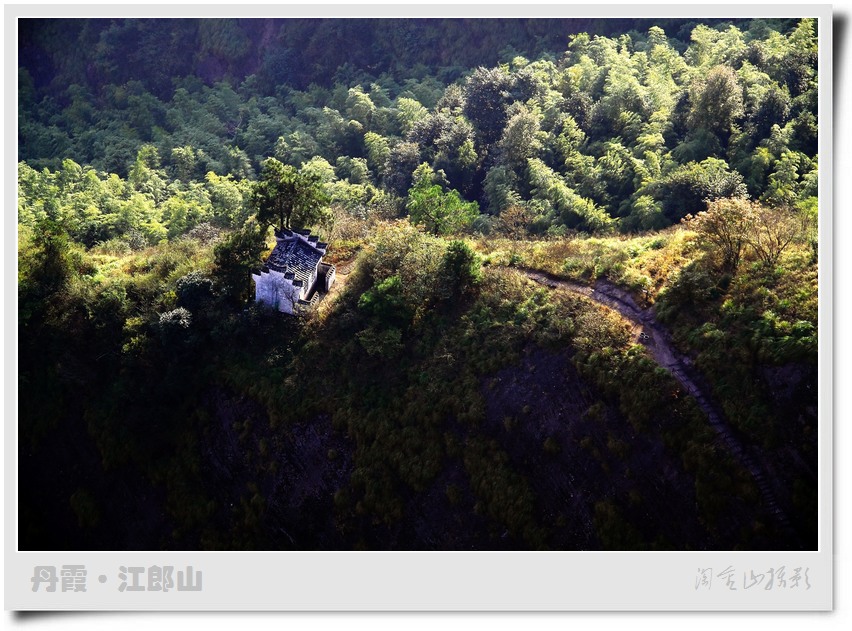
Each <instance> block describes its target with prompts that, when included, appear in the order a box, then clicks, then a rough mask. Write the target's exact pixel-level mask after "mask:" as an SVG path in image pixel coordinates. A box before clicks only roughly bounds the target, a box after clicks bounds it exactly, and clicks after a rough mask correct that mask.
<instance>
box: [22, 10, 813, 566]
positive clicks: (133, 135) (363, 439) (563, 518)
mask: <svg viewBox="0 0 852 631" xmlns="http://www.w3.org/2000/svg"><path fill="white" fill-rule="evenodd" d="M19 40H20V41H19V63H20V68H19V85H18V89H19V159H20V163H19V165H18V185H19V188H18V193H19V194H18V209H17V210H18V244H19V252H18V264H19V270H18V286H19V290H18V307H19V317H18V323H19V416H20V418H19V428H20V444H19V449H20V455H21V469H20V471H19V474H20V479H21V485H22V492H21V504H20V526H21V528H20V531H21V542H20V545H21V548H22V549H54V548H55V549H65V548H69V549H86V548H101V549H159V548H164V549H180V548H184V549H187V548H215V549H235V548H249V549H257V548H262V549H279V548H280V549H352V548H363V549H527V548H540V549H547V548H550V549H773V548H774V549H814V548H815V546H816V534H815V533H816V521H817V517H816V515H817V513H816V488H817V480H816V434H817V425H816V418H817V415H816V406H817V396H816V383H817V380H816V373H817V369H816V357H817V350H816V349H817V329H816V325H817V273H816V272H817V262H818V249H817V238H816V235H817V188H818V187H817V184H818V155H817V140H818V122H817V41H816V22H815V20H810V19H804V20H739V21H733V22H732V21H721V20H712V21H706V20H703V21H698V20H693V21H685V20H532V19H529V20H401V19H400V20H331V19H330V20H249V19H245V20H243V19H240V20H224V19H222V20H219V19H216V20H189V19H186V20H130V19H127V20H21V21H20V30H19ZM284 182H287V183H289V184H288V185H290V186H295V187H296V189H298V195H296V196H294V197H292V198H291V202H292V205H291V206H288V213H289V212H290V211H292V217H291V216H290V214H288V215H287V220H288V221H291V220H292V222H293V224H294V225H295V226H298V227H304V228H311V229H313V230H314V231H315V232H319V233H320V235H321V236H322V239H323V240H325V241H328V242H329V250H328V254H329V261H330V262H333V263H336V264H337V267H338V281H337V284H336V285H335V287H334V288H333V289H332V291H331V292H330V293H329V294H328V295H325V296H323V298H322V300H321V301H320V302H319V304H318V305H317V307H316V308H315V309H314V310H312V311H311V312H310V313H309V314H307V315H305V316H302V317H298V318H293V317H289V316H286V315H283V314H278V313H273V312H269V311H268V310H266V309H264V308H263V307H262V306H260V305H255V304H254V302H253V300H252V298H253V296H254V290H253V286H252V281H251V270H252V269H254V268H256V267H259V266H260V265H261V264H262V261H263V260H264V258H265V256H266V255H267V254H268V253H269V251H270V248H271V247H272V245H273V240H272V233H271V230H270V224H276V225H277V218H276V216H275V213H274V212H272V211H270V205H269V203H267V201H266V200H268V198H269V195H270V194H272V193H270V191H273V192H274V191H277V190H279V187H280V186H282V183H284ZM308 198H310V199H311V200H314V202H315V204H314V205H312V206H310V209H309V207H308V206H309V205H307V204H302V203H301V202H300V201H299V200H305V199H308ZM586 290H588V291H586ZM584 292H585V293H584ZM601 292H604V293H603V294H602V293H601ZM604 294H605V295H604ZM601 296H603V298H602V297H601ZM612 296H616V297H617V299H616V298H612ZM625 305H626V306H625ZM634 312H635V313H634ZM675 367H676V369H675Z"/></svg>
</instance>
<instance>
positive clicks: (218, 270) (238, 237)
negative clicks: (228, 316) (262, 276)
mask: <svg viewBox="0 0 852 631" xmlns="http://www.w3.org/2000/svg"><path fill="white" fill-rule="evenodd" d="M265 233H266V230H265V229H264V228H263V227H261V226H259V225H258V224H257V223H255V222H248V223H247V224H246V226H245V227H244V228H242V229H241V230H237V231H235V232H233V233H231V234H230V235H229V236H228V237H226V238H225V239H223V240H222V242H221V243H219V244H218V245H217V246H216V247H215V249H214V250H213V257H214V262H215V264H214V268H213V274H212V276H213V280H214V281H215V282H216V284H217V285H219V287H220V288H221V290H222V293H223V294H224V295H225V296H226V297H227V298H228V299H229V300H231V301H232V302H234V303H236V304H239V303H240V302H242V301H243V300H245V299H246V298H247V297H248V296H249V292H250V289H251V288H250V284H251V270H252V269H254V268H257V267H258V266H259V265H260V255H261V254H262V253H263V251H264V250H265V249H266V238H265Z"/></svg>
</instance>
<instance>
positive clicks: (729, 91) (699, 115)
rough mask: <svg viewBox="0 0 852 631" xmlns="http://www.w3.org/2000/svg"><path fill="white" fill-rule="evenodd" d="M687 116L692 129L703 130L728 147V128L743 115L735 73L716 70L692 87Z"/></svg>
mask: <svg viewBox="0 0 852 631" xmlns="http://www.w3.org/2000/svg"><path fill="white" fill-rule="evenodd" d="M690 100H691V102H692V108H691V110H690V112H689V125H690V128H691V129H693V130H694V129H699V128H701V129H706V130H708V131H710V132H712V133H713V134H715V135H716V136H717V137H718V138H719V141H720V142H721V143H722V144H723V145H727V143H728V137H729V136H730V133H731V127H732V125H733V124H734V122H735V121H737V120H738V119H739V118H740V117H742V115H743V112H744V110H743V90H742V87H741V86H740V82H739V79H738V78H737V73H736V72H734V70H733V69H732V68H731V67H729V66H716V67H715V68H713V69H712V70H711V71H710V72H709V73H708V74H707V78H706V79H705V80H703V81H700V82H698V83H696V84H695V85H694V86H693V93H692V95H691V98H690Z"/></svg>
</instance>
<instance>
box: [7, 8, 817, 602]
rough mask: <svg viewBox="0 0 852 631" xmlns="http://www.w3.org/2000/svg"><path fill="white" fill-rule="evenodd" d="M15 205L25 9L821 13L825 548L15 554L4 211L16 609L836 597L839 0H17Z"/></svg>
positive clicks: (12, 297) (10, 25)
mask: <svg viewBox="0 0 852 631" xmlns="http://www.w3.org/2000/svg"><path fill="white" fill-rule="evenodd" d="M5 9H6V10H5V16H4V17H5V20H4V62H5V63H4V73H5V91H4V94H5V99H4V112H5V116H4V136H5V138H6V139H7V142H6V143H4V147H5V151H4V183H5V186H4V191H5V195H4V200H5V202H6V205H5V207H6V208H16V207H17V201H16V174H15V171H16V168H15V167H16V164H17V142H16V141H15V142H12V141H11V139H12V138H15V139H16V138H17V115H16V113H17V19H18V18H21V17H131V16H133V17H163V16H166V17H232V16H239V17H332V16H333V17H483V18H485V17H506V18H511V17H614V16H618V17H623V18H630V17H637V18H639V17H643V18H652V17H684V18H712V17H721V18H736V17H815V18H817V19H818V29H819V126H820V134H819V155H820V163H821V165H820V166H821V168H820V175H819V179H820V183H819V212H820V229H819V247H820V267H819V294H820V297H819V303H820V311H819V397H820V398H819V401H820V406H819V423H820V427H819V549H818V551H814V552H786V551H785V552H638V553H637V552H567V551H566V552H133V551H129V552H123V551H114V552H22V551H18V549H17V528H18V519H17V362H16V357H17V353H16V352H13V351H16V349H17V318H16V317H15V316H12V314H16V313H17V308H16V296H17V292H16V291H15V290H14V287H15V283H16V276H15V277H14V278H15V279H14V280H13V277H12V274H11V271H12V270H16V269H17V267H16V266H17V261H16V253H17V242H16V236H15V235H16V225H15V223H14V222H15V217H14V213H11V212H7V213H5V216H4V219H3V222H4V223H3V239H4V242H3V245H4V247H3V249H2V255H1V256H2V258H3V269H4V275H3V281H4V283H8V286H5V289H6V291H5V297H6V309H4V313H5V317H4V324H5V326H4V327H3V331H4V334H5V335H4V339H5V348H6V349H7V352H6V353H5V357H6V362H5V366H4V369H5V373H6V379H4V386H5V388H6V392H7V396H6V397H5V402H6V410H5V411H6V415H5V419H6V423H5V431H4V444H5V450H4V455H5V459H4V470H5V471H4V475H5V485H4V492H5V506H6V510H5V520H4V522H5V524H4V525H5V532H4V549H5V564H4V565H5V594H4V595H5V608H6V609H7V610H130V611H137V610H161V611H178V610H191V611H200V610H208V611H245V610H251V611H377V610H386V611H601V610H609V611H661V610H668V611H710V610H712V611H720V610H725V611H827V610H831V609H832V607H833V588H832V585H833V583H832V579H833V571H832V556H833V519H832V514H833V511H832V509H833V477H832V472H833V452H834V450H833V442H832V438H833V430H834V428H833V414H832V412H833V394H834V393H833V387H832V381H833V359H834V357H833V350H832V349H833V346H832V344H833V322H832V306H833V290H832V288H833V274H832V261H833V254H834V253H833V250H832V235H833V230H832V229H833V223H832V149H833V147H832V133H833V127H832V123H833V120H832V88H833V86H832V76H833V75H832V13H831V7H830V6H829V5H710V6H701V5H697V6H688V7H682V6H673V5H649V6H644V7H639V6H636V5H603V4H602V5H584V6H565V5H529V6H523V5H496V6H483V5H435V6H425V5H411V6H399V5H364V6H357V5H326V4H322V5H320V4H315V5H312V6H309V5H298V6H280V5H246V6H234V5H216V4H210V5H202V6H199V5H173V6H168V5H165V6H164V5H137V6H133V5H130V6H116V5H112V6H111V5H87V6H73V5H26V6H24V5H7V6H6V7H5ZM65 564H84V565H86V566H87V567H88V570H89V576H90V577H92V578H93V577H96V576H99V575H101V574H103V575H108V576H110V577H114V576H115V575H116V574H117V572H118V568H119V567H120V566H149V565H153V564H158V565H172V566H174V567H176V568H179V569H185V568H187V567H188V566H192V567H193V568H194V569H195V570H202V571H203V574H204V588H203V590H202V591H200V592H175V593H158V592H142V593H134V594H129V593H127V592H124V593H121V592H118V591H117V590H116V589H114V584H115V581H114V580H111V581H110V583H111V585H112V588H111V589H106V588H104V589H98V587H99V586H98V585H97V583H96V582H94V581H92V580H90V588H89V591H88V592H86V593H74V592H68V593H63V592H58V591H57V592H56V593H54V594H45V593H41V592H40V593H34V592H32V590H31V582H30V577H31V576H32V573H33V567H34V566H38V565H54V566H59V565H65ZM781 565H784V566H786V567H787V568H794V567H808V568H810V577H809V580H810V583H811V584H812V585H813V587H812V589H809V590H796V591H792V590H786V591H782V590H774V591H767V590H763V589H761V590H758V591H748V592H747V591H742V590H739V591H730V590H726V591H723V590H715V589H714V590H713V591H705V590H696V589H695V578H696V569H697V568H702V567H707V566H713V567H714V568H715V567H718V568H719V569H721V568H723V567H724V566H732V567H734V568H737V570H738V571H743V570H748V569H749V568H753V569H754V570H755V571H758V570H761V569H765V568H767V567H778V566H781Z"/></svg>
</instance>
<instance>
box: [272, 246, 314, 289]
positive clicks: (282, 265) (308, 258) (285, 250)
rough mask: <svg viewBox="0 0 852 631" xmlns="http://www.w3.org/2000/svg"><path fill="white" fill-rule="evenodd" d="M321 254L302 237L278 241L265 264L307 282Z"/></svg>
mask: <svg viewBox="0 0 852 631" xmlns="http://www.w3.org/2000/svg"><path fill="white" fill-rule="evenodd" d="M322 254H323V253H322V252H320V251H318V250H317V249H316V248H314V247H311V246H310V245H309V244H307V243H305V242H304V241H303V240H302V239H298V238H297V239H291V240H289V241H279V242H278V245H276V246H275V249H274V250H272V254H270V255H269V258H268V259H266V265H267V266H268V267H269V268H270V269H274V270H276V271H278V272H284V273H285V274H287V273H288V272H289V273H292V274H293V276H294V277H295V280H298V281H303V282H305V283H307V282H308V281H309V280H310V278H311V274H313V273H314V270H315V269H316V267H317V263H319V261H320V259H321V258H322Z"/></svg>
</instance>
